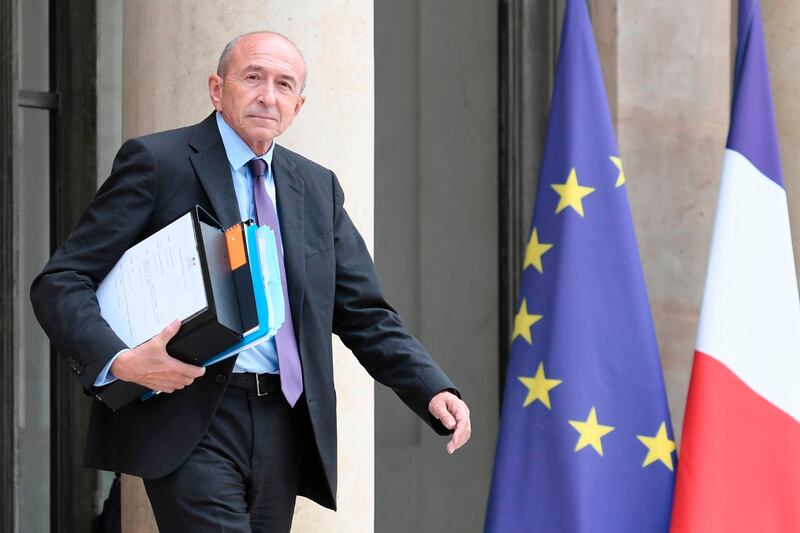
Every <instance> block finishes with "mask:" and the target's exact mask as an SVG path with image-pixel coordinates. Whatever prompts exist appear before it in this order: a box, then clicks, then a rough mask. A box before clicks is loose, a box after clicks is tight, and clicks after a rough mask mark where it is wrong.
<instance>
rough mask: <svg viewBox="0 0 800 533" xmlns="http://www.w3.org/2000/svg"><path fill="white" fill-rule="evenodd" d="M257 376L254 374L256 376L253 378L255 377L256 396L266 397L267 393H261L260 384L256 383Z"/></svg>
mask: <svg viewBox="0 0 800 533" xmlns="http://www.w3.org/2000/svg"><path fill="white" fill-rule="evenodd" d="M258 376H259V375H258V374H256V376H255V377H256V396H258V397H259V398H260V397H262V396H268V395H269V391H264V392H261V383H260V382H259V381H258Z"/></svg>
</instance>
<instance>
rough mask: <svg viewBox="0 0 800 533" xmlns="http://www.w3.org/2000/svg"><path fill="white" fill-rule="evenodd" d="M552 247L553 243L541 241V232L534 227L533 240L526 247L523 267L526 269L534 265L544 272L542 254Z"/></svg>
mask: <svg viewBox="0 0 800 533" xmlns="http://www.w3.org/2000/svg"><path fill="white" fill-rule="evenodd" d="M552 247H553V245H552V244H548V243H546V242H539V233H538V232H537V230H536V228H533V233H531V240H530V241H528V247H527V248H526V249H525V264H524V265H522V269H523V270H524V269H526V268H528V267H529V266H532V267H533V268H535V269H536V270H538V271H539V274H544V270H543V269H542V256H543V255H544V253H545V252H546V251H547V250H549V249H550V248H552Z"/></svg>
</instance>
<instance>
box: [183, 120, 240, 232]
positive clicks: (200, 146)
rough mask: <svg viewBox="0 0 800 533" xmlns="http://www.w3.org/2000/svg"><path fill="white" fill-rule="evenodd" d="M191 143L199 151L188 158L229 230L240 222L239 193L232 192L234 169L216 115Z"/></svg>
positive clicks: (200, 127)
mask: <svg viewBox="0 0 800 533" xmlns="http://www.w3.org/2000/svg"><path fill="white" fill-rule="evenodd" d="M189 144H190V145H191V147H192V148H194V149H195V150H197V153H195V154H192V155H191V156H190V157H189V159H190V160H191V162H192V166H193V167H194V171H195V173H196V174H197V177H198V179H199V180H200V183H201V184H202V185H203V189H205V191H206V194H207V195H208V199H209V201H210V202H211V207H213V208H214V212H215V213H216V216H217V217H218V221H219V223H220V224H222V227H223V228H229V227H230V226H232V225H234V224H236V223H237V222H240V220H239V219H240V215H239V204H238V203H237V202H236V192H235V191H234V190H233V181H232V179H231V167H230V163H228V156H227V155H226V154H225V146H224V145H223V144H222V138H221V137H220V135H219V130H218V129H217V122H216V117H215V116H214V113H211V115H210V116H209V117H208V118H206V119H205V120H204V121H203V122H201V123H200V124H198V125H197V127H196V128H195V131H194V134H193V135H192V139H191V141H190V142H189Z"/></svg>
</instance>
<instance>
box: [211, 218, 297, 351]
mask: <svg viewBox="0 0 800 533" xmlns="http://www.w3.org/2000/svg"><path fill="white" fill-rule="evenodd" d="M244 236H245V242H246V250H247V257H248V262H249V265H250V274H251V279H252V282H253V294H254V296H255V304H256V314H257V315H258V326H257V327H256V328H255V330H253V331H251V332H249V333H248V334H246V335H244V336H243V337H242V340H241V341H239V342H237V343H236V344H234V345H233V346H231V347H229V348H227V349H225V350H223V351H222V352H220V353H218V354H217V355H215V356H213V357H211V358H210V359H207V360H206V361H205V362H204V363H203V365H202V366H208V365H213V364H214V363H217V362H219V361H222V360H223V359H227V358H228V357H231V356H232V355H236V354H238V353H239V352H241V351H244V350H247V349H249V348H253V347H255V346H258V345H259V344H261V343H262V342H266V341H268V340H269V339H271V338H272V337H274V336H275V334H276V333H277V332H278V328H280V327H281V326H282V325H283V321H284V320H285V318H286V317H285V314H286V312H285V309H286V306H285V304H284V301H283V288H282V286H281V271H280V266H279V264H278V247H277V239H276V238H275V232H274V231H273V230H272V228H270V227H269V226H260V227H258V226H256V225H255V224H252V223H251V224H246V225H245V229H244Z"/></svg>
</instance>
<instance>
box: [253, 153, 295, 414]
mask: <svg viewBox="0 0 800 533" xmlns="http://www.w3.org/2000/svg"><path fill="white" fill-rule="evenodd" d="M247 166H248V167H250V172H251V173H252V174H253V197H254V198H255V202H256V215H257V216H258V225H259V226H269V227H271V228H272V231H274V232H275V236H276V237H277V241H278V264H279V265H280V268H281V287H282V288H283V306H284V309H285V310H286V318H285V319H284V321H283V325H282V326H281V327H280V328H279V329H278V333H276V334H275V344H276V346H277V349H278V367H279V368H280V373H281V390H282V391H283V395H284V396H286V401H288V402H289V405H291V406H292V407H294V404H296V403H297V399H298V398H300V394H302V393H303V370H302V368H301V367H300V351H299V350H298V349H297V339H296V338H295V336H294V325H293V324H292V310H291V308H290V306H289V295H288V293H287V292H286V268H285V267H284V265H283V243H282V241H281V229H280V226H279V225H278V215H277V214H276V213H275V206H274V205H273V204H272V199H271V198H270V197H269V195H268V194H267V183H266V176H265V174H266V170H267V163H266V161H264V160H263V159H258V158H256V159H251V160H250V161H248V162H247Z"/></svg>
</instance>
